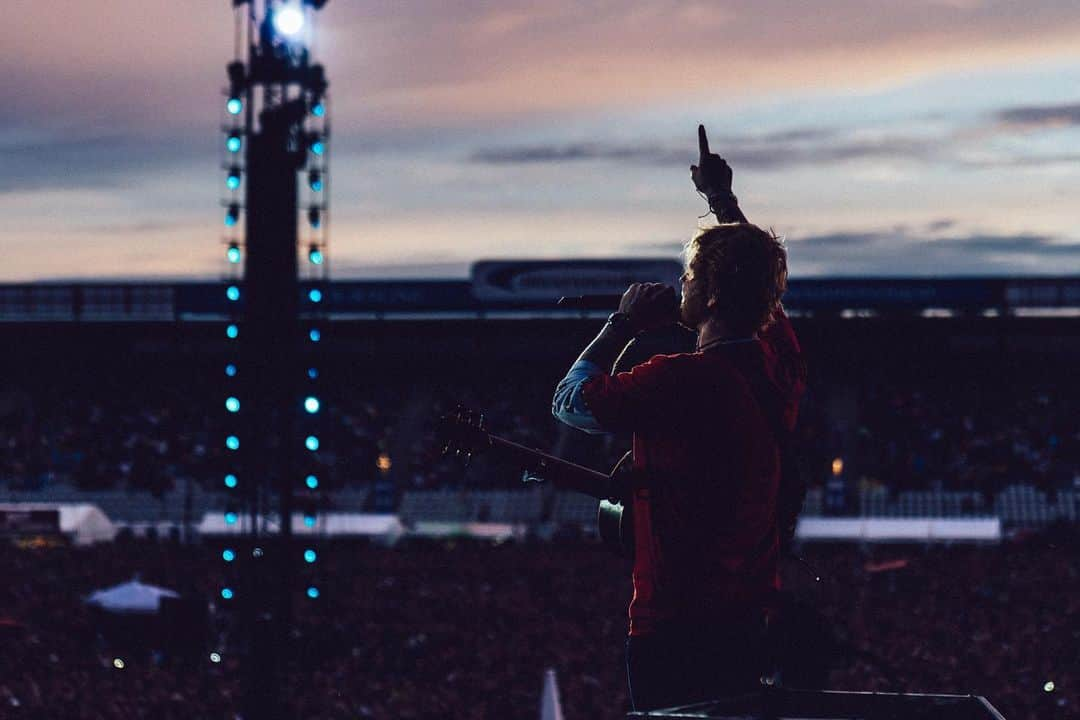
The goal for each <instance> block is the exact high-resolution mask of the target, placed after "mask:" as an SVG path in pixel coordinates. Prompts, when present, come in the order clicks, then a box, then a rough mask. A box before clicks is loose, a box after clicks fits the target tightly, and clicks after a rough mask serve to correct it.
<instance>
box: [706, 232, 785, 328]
mask: <svg viewBox="0 0 1080 720" xmlns="http://www.w3.org/2000/svg"><path fill="white" fill-rule="evenodd" d="M685 252H686V260H687V267H688V268H689V269H690V272H691V273H692V274H693V276H694V278H695V279H696V282H698V283H701V285H700V289H701V291H702V292H703V294H704V297H705V299H706V301H708V299H709V298H714V299H715V300H716V304H715V305H714V306H713V307H712V308H711V309H710V312H712V313H714V314H716V315H717V316H719V317H720V318H722V319H723V320H724V321H726V322H727V323H728V324H729V325H730V326H731V328H732V330H733V331H734V332H740V333H742V332H746V333H753V332H757V331H759V330H761V329H762V328H764V327H766V326H768V325H769V323H771V322H772V320H773V315H774V314H775V312H776V310H777V308H779V307H780V298H782V297H783V296H784V292H785V291H786V290H787V249H786V248H785V247H784V241H783V239H781V238H780V237H778V236H777V235H774V234H773V233H772V232H771V231H769V232H766V231H765V230H762V229H761V228H759V227H758V226H757V225H752V224H750V223H725V224H722V225H717V226H716V227H712V228H708V229H707V230H703V231H701V232H700V233H698V234H697V235H696V236H695V237H693V238H692V239H691V240H690V241H689V242H688V243H687V244H686V248H685Z"/></svg>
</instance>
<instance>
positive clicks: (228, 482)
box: [225, 473, 238, 488]
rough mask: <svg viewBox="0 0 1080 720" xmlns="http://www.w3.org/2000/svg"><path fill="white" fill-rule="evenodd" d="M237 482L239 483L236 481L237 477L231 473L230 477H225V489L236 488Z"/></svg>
mask: <svg viewBox="0 0 1080 720" xmlns="http://www.w3.org/2000/svg"><path fill="white" fill-rule="evenodd" d="M237 482H238V481H237V479H236V476H235V475H233V474H232V473H229V474H228V475H226V476H225V487H227V488H234V487H236V483H237Z"/></svg>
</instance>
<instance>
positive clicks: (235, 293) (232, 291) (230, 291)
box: [225, 285, 240, 302]
mask: <svg viewBox="0 0 1080 720" xmlns="http://www.w3.org/2000/svg"><path fill="white" fill-rule="evenodd" d="M225 297H227V298H229V299H230V300H232V301H233V302H236V301H237V300H239V299H240V288H238V287H236V286H235V285H230V286H229V287H227V288H225Z"/></svg>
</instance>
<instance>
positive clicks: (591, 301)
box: [557, 287, 679, 323]
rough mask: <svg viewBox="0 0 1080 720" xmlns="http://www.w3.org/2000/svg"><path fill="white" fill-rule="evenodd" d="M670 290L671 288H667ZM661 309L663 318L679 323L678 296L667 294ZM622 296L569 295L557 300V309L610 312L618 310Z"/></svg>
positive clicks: (672, 293)
mask: <svg viewBox="0 0 1080 720" xmlns="http://www.w3.org/2000/svg"><path fill="white" fill-rule="evenodd" d="M668 289H669V290H671V289H672V288H670V287H669V288H668ZM664 299H665V301H666V302H665V304H664V306H663V307H661V308H659V310H660V312H661V313H662V315H663V316H665V317H669V318H670V320H671V322H672V323H677V322H679V296H678V295H676V294H675V293H674V292H671V293H668V294H667V297H665V298H664ZM621 301H622V295H569V296H564V297H561V298H559V301H558V303H557V305H558V307H560V308H564V309H566V310H610V311H612V312H614V311H615V310H617V309H618V307H619V303H620V302H621Z"/></svg>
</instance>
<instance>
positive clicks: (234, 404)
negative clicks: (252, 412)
mask: <svg viewBox="0 0 1080 720" xmlns="http://www.w3.org/2000/svg"><path fill="white" fill-rule="evenodd" d="M225 409H226V410H228V411H229V412H231V413H234V412H240V400H238V399H237V398H234V397H228V398H225Z"/></svg>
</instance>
